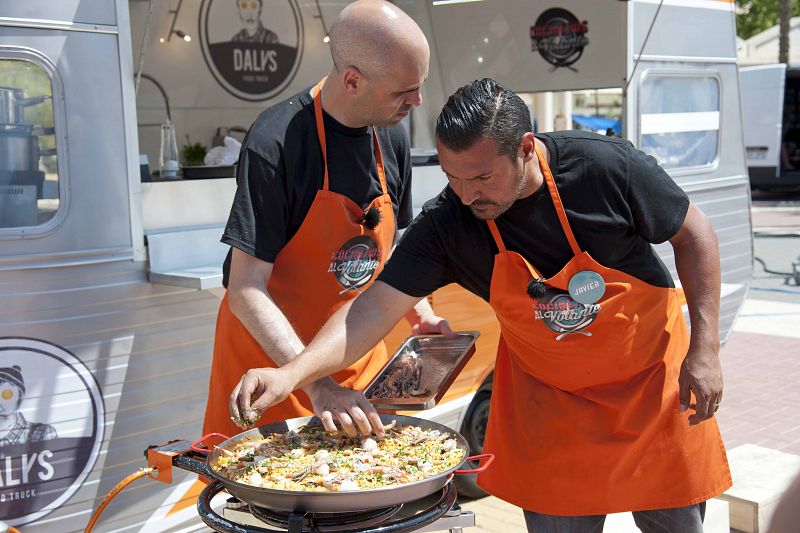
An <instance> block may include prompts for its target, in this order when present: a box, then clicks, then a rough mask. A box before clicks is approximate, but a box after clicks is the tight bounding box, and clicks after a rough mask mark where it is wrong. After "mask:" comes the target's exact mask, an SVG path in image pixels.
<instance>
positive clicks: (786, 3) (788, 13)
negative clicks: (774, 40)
mask: <svg viewBox="0 0 800 533" xmlns="http://www.w3.org/2000/svg"><path fill="white" fill-rule="evenodd" d="M778 18H779V19H780V28H779V31H778V39H779V40H778V63H785V64H787V65H788V64H789V22H790V21H791V19H792V0H778Z"/></svg>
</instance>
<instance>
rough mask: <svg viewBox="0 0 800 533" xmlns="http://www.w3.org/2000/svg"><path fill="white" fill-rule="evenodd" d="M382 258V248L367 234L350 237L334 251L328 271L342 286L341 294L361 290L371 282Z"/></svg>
mask: <svg viewBox="0 0 800 533" xmlns="http://www.w3.org/2000/svg"><path fill="white" fill-rule="evenodd" d="M380 258H381V251H380V248H378V245H377V244H376V243H375V241H374V240H372V238H370V237H367V236H359V237H355V238H353V239H350V240H349V241H347V242H346V243H344V245H342V247H341V248H339V249H338V250H337V251H335V252H333V255H332V256H331V262H330V265H329V266H328V272H331V273H332V274H333V275H334V276H335V277H336V281H338V282H339V285H341V286H342V291H341V292H340V293H339V294H343V293H345V292H347V291H350V290H359V289H361V288H362V287H363V286H364V285H366V284H367V283H369V280H370V279H372V275H373V274H374V273H375V270H377V268H378V265H379V264H380Z"/></svg>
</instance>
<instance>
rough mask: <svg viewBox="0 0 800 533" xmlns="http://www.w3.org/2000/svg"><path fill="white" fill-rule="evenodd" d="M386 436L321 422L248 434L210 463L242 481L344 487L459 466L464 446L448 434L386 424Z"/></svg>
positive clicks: (406, 479)
mask: <svg viewBox="0 0 800 533" xmlns="http://www.w3.org/2000/svg"><path fill="white" fill-rule="evenodd" d="M385 429H386V436H385V437H384V438H383V439H379V440H375V439H373V438H365V439H362V438H360V437H355V438H354V437H348V436H346V435H343V434H335V435H334V434H330V433H328V432H327V431H325V430H324V429H323V428H322V427H319V426H314V427H307V426H306V427H303V428H301V429H300V430H299V431H289V432H287V433H273V434H270V435H268V436H266V437H259V438H244V439H242V440H241V441H239V442H238V443H237V444H236V445H235V446H234V447H233V448H231V449H229V450H227V451H226V452H224V453H222V454H221V455H220V456H219V458H218V460H217V461H216V464H214V465H212V468H213V469H214V470H215V471H216V472H218V473H219V474H221V475H222V476H225V477H226V478H228V479H230V480H232V481H236V482H239V483H245V484H248V485H254V486H256V487H264V488H269V489H278V490H291V491H312V492H340V491H358V490H366V489H376V488H381V487H387V486H391V485H400V484H404V483H411V482H413V481H418V480H421V479H425V478H428V477H432V476H435V475H438V474H440V473H442V472H445V471H447V470H451V469H453V468H455V467H456V466H457V465H458V464H459V463H461V461H462V460H463V459H464V456H465V450H462V449H461V448H459V447H458V443H457V441H456V440H455V439H454V438H452V437H451V435H450V434H448V433H442V432H440V431H438V430H435V429H434V430H423V429H421V428H419V427H416V426H397V425H396V423H395V422H392V423H391V424H389V425H387V426H386V428H385Z"/></svg>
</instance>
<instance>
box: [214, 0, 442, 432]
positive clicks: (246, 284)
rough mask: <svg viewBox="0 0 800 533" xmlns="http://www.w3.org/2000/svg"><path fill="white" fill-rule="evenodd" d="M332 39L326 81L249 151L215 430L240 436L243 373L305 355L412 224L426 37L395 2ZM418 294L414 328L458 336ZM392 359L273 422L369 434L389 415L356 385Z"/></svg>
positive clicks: (377, 2) (357, 14)
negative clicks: (411, 138) (317, 421)
mask: <svg viewBox="0 0 800 533" xmlns="http://www.w3.org/2000/svg"><path fill="white" fill-rule="evenodd" d="M330 37H331V43H330V44H331V56H332V59H333V68H332V69H331V71H330V72H329V74H328V76H327V77H326V78H325V79H323V80H322V81H320V82H319V83H318V84H317V85H316V86H315V87H313V88H308V89H305V90H303V91H301V92H300V93H299V94H296V95H294V96H292V97H290V98H289V99H288V100H285V101H283V102H281V103H279V104H276V105H274V106H272V107H270V108H269V109H267V110H265V111H264V112H263V113H261V115H259V117H258V118H257V119H256V121H255V122H254V123H253V125H252V126H251V128H250V131H249V132H248V134H247V136H246V138H245V139H244V142H243V144H242V149H241V153H240V155H239V164H238V167H237V190H236V195H235V197H234V200H233V207H232V208H231V214H230V218H229V220H228V224H227V226H226V227H225V232H224V233H223V236H222V242H224V243H226V244H229V245H230V246H231V250H232V251H231V253H230V254H229V255H228V258H227V260H226V261H225V265H224V267H223V283H224V285H225V286H226V287H227V293H226V295H225V297H224V298H223V300H222V303H221V305H220V310H219V314H218V317H217V329H216V335H215V338H214V358H213V362H212V366H211V377H210V384H209V389H210V391H209V398H208V402H207V406H206V417H205V424H204V432H205V433H211V432H214V433H227V434H232V433H236V432H237V427H236V425H234V421H232V420H231V414H230V412H229V410H228V401H227V400H228V395H229V394H230V391H231V389H232V388H233V387H234V386H235V385H236V383H237V382H238V381H239V379H240V377H241V376H242V374H243V373H244V372H246V371H247V370H248V369H249V368H255V367H261V366H281V365H284V364H286V363H288V362H289V361H291V360H292V359H293V358H294V357H296V356H297V355H298V354H299V353H300V352H301V351H302V350H303V347H304V346H305V343H307V342H309V341H310V340H311V339H312V338H313V337H314V335H315V334H316V333H317V331H318V330H319V328H320V327H321V326H322V325H323V324H324V323H325V321H326V320H327V319H328V317H330V316H331V315H332V314H333V313H334V312H335V311H336V310H337V309H339V307H341V306H342V305H344V304H346V303H347V302H349V301H350V300H352V299H353V298H355V297H356V295H358V294H359V293H360V291H363V290H366V288H367V287H369V286H370V284H371V283H372V282H373V280H374V279H375V278H376V277H377V275H378V274H379V273H380V271H381V269H382V268H383V264H384V262H385V261H386V259H387V257H388V256H389V253H390V251H391V250H392V247H393V246H394V241H395V237H396V234H397V229H398V228H404V227H406V226H407V225H408V224H409V223H410V222H411V216H412V211H411V209H412V206H411V156H410V153H409V147H408V139H407V137H406V134H405V130H404V129H403V126H402V124H400V121H401V120H402V119H403V118H404V117H406V116H407V115H408V114H409V112H410V111H411V108H412V107H414V106H416V105H419V104H420V103H421V102H422V97H421V96H420V89H421V86H422V83H423V82H424V81H425V78H426V77H427V76H428V62H429V58H430V51H429V49H428V42H427V40H426V39H425V35H424V34H423V33H422V30H420V28H419V26H417V24H416V23H415V22H414V21H413V20H412V19H411V18H410V17H409V16H408V15H407V14H406V13H404V12H403V11H402V10H400V9H398V8H397V7H396V6H394V5H392V4H391V3H389V2H385V1H382V0H372V1H363V0H362V1H358V2H353V3H352V4H349V5H348V6H346V7H345V8H344V9H343V10H342V12H341V13H340V14H339V15H338V16H337V18H336V20H335V21H334V23H333V26H332V28H331V31H330ZM417 300H418V301H417V302H415V304H414V309H413V310H412V311H411V312H410V313H409V315H408V320H409V322H411V324H412V328H413V330H415V331H419V332H426V331H436V332H448V331H449V327H448V326H447V323H446V322H445V321H443V320H442V319H441V318H439V317H437V316H435V315H434V314H433V311H432V309H431V307H430V305H429V304H428V302H427V300H425V299H424V298H422V299H417ZM387 359H388V356H387V353H386V347H385V346H384V345H383V343H382V342H381V341H380V339H376V340H375V342H373V343H372V345H371V346H369V347H365V348H364V350H362V351H361V352H360V353H359V354H358V357H356V360H354V361H353V363H352V364H351V365H345V366H348V368H346V369H344V370H342V371H340V372H337V373H336V374H334V375H333V376H332V377H327V374H326V376H321V377H323V379H321V380H319V381H318V382H315V383H310V384H308V386H305V387H303V390H298V391H297V392H296V393H295V394H292V395H291V396H289V397H288V398H286V400H285V401H284V402H282V403H281V404H280V405H279V406H276V407H274V408H273V409H271V410H270V412H269V414H268V415H267V417H266V419H265V422H267V421H279V420H284V419H287V418H294V417H299V416H306V415H311V414H312V413H313V412H317V413H319V414H322V419H323V421H324V423H325V426H326V427H327V428H329V429H335V426H334V420H337V421H338V422H340V423H341V424H343V425H344V426H345V431H346V432H348V433H350V434H355V433H356V432H357V429H356V428H357V427H358V428H361V429H362V431H363V432H366V433H367V434H368V433H369V431H370V422H369V420H368V419H367V416H368V415H369V416H371V417H372V420H373V423H375V421H377V420H379V419H378V418H377V415H376V414H375V411H374V410H371V407H370V406H369V403H368V402H367V401H366V399H365V398H364V395H363V394H362V393H361V392H357V391H360V390H361V389H363V388H364V387H366V385H367V384H369V382H370V381H371V380H372V379H373V378H374V376H375V375H376V374H377V373H378V371H379V370H380V369H381V368H382V367H383V365H384V364H385V363H386V361H387ZM340 370H341V369H340ZM354 389H355V390H354ZM246 416H247V417H249V416H251V413H247V414H246ZM237 421H238V420H237Z"/></svg>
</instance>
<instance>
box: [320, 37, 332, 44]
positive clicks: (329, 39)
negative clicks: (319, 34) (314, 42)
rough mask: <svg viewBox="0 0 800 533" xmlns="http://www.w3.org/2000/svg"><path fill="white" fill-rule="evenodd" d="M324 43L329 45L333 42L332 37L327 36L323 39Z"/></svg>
mask: <svg viewBox="0 0 800 533" xmlns="http://www.w3.org/2000/svg"><path fill="white" fill-rule="evenodd" d="M322 42H323V43H325V44H328V43H329V42H331V36H330V35H326V36H325V37H323V38H322Z"/></svg>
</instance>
